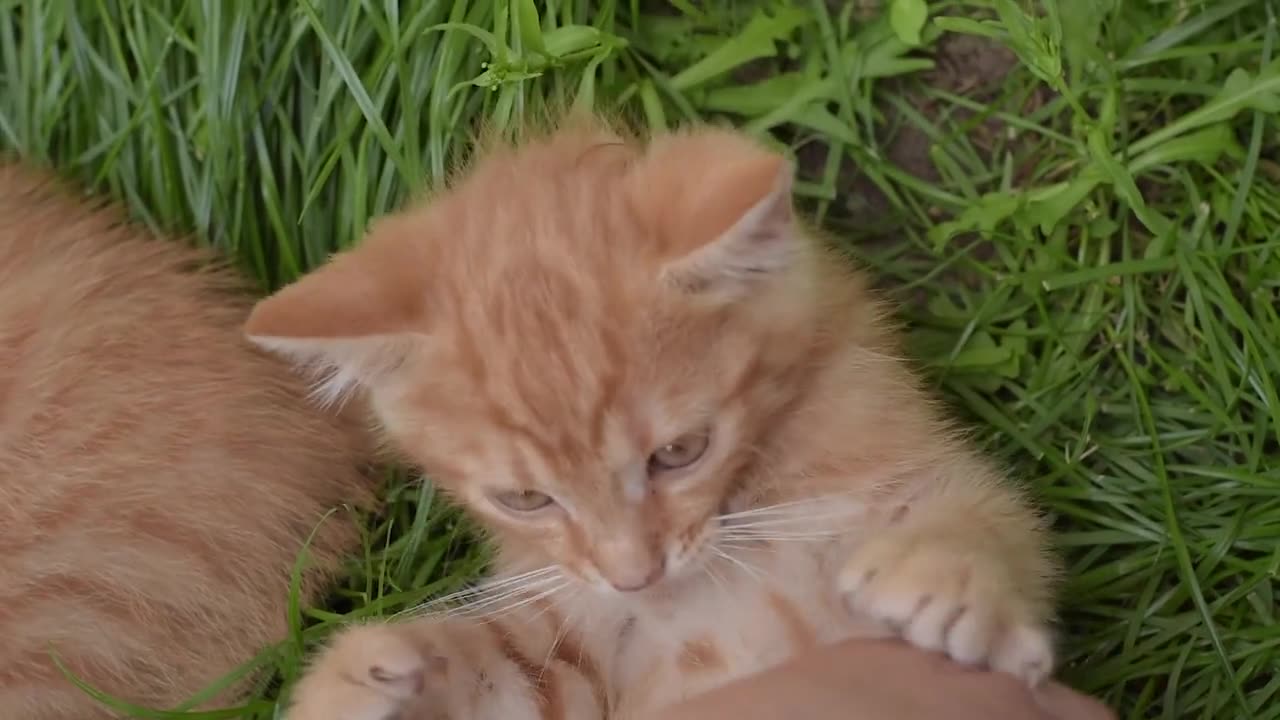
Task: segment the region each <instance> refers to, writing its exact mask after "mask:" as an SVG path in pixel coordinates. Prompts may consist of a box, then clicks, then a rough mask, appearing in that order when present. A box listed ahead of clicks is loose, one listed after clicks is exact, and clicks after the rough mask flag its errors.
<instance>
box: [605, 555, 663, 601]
mask: <svg viewBox="0 0 1280 720" xmlns="http://www.w3.org/2000/svg"><path fill="white" fill-rule="evenodd" d="M666 569H667V561H666V558H663V557H662V556H658V557H657V558H655V562H654V563H653V564H652V565H651V566H650V567H649V568H648V570H647V572H645V574H643V575H642V574H641V573H640V572H639V571H637V572H628V573H627V574H625V575H623V576H621V577H610V578H608V580H609V584H610V585H612V586H613V589H614V590H617V591H618V592H624V593H627V592H637V591H640V590H643V589H645V588H647V587H649V586H650V585H653V584H654V583H656V582H658V581H659V580H661V579H662V575H663V573H665V572H666Z"/></svg>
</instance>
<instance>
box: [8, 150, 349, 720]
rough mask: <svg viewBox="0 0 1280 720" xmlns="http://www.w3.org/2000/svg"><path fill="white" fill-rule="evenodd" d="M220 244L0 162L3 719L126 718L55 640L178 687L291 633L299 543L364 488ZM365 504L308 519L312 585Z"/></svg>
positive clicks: (160, 700) (95, 662)
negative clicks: (259, 319) (259, 341)
mask: <svg viewBox="0 0 1280 720" xmlns="http://www.w3.org/2000/svg"><path fill="white" fill-rule="evenodd" d="M210 261H211V258H209V257H208V256H206V255H205V254H203V253H200V252H197V251H195V250H193V249H191V248H188V247H185V246H183V245H181V244H179V243H178V242H174V241H169V240H164V239H159V238H155V237H152V236H150V235H149V234H148V233H146V232H144V231H143V230H141V229H139V228H136V227H132V226H130V225H129V224H127V223H126V222H124V219H123V214H122V213H120V212H118V211H117V210H116V209H114V208H111V207H106V206H104V205H103V203H102V202H100V201H98V200H90V199H86V198H85V197H83V196H80V197H77V196H76V194H75V193H74V191H72V190H70V189H69V188H66V187H63V186H62V184H61V183H59V182H57V181H54V180H52V179H51V178H50V177H48V176H47V175H45V174H44V173H43V172H40V171H37V170H35V169H33V168H29V167H24V166H22V165H20V164H15V163H6V164H4V165H0V716H3V717H5V718H22V720H93V719H96V718H101V717H109V716H113V715H114V714H113V713H110V712H108V711H107V710H106V709H105V708H104V707H103V706H101V705H100V704H99V703H98V702H97V701H96V700H94V699H92V698H91V697H90V696H89V695H87V694H86V693H84V692H83V691H81V690H80V689H78V688H76V687H75V686H74V685H73V684H72V683H71V682H70V681H69V680H68V679H67V678H66V677H65V676H64V675H63V674H62V672H61V671H59V669H58V668H57V667H56V666H55V664H54V662H53V660H52V659H51V656H50V655H51V652H52V653H56V654H57V656H58V658H59V659H60V660H61V661H62V662H63V663H64V664H65V666H66V667H67V669H68V670H70V671H71V672H73V673H75V674H76V675H77V676H79V677H80V678H82V679H84V680H85V681H87V682H88V683H89V684H90V685H92V686H94V687H96V688H97V689H99V690H101V691H103V692H105V693H107V694H108V695H112V696H114V697H117V698H119V699H122V700H124V701H126V702H129V703H133V704H136V705H141V706H143V707H151V708H167V707H172V706H174V705H176V704H178V703H180V702H184V701H186V700H187V699H189V698H190V696H191V695H192V694H194V693H195V692H196V691H198V690H201V689H203V688H204V686H206V685H207V684H210V683H212V682H214V681H216V680H218V679H220V678H221V677H222V676H223V675H224V674H226V673H228V672H229V671H231V670H232V669H234V668H235V667H236V666H238V665H240V664H242V663H245V662H247V661H249V660H251V659H252V658H253V656H254V655H255V654H256V653H257V652H258V651H260V650H261V649H262V648H263V647H264V646H266V645H268V644H270V643H272V642H277V641H280V640H283V639H284V636H285V628H286V621H287V602H288V597H289V592H290V591H289V584H290V577H291V573H292V571H293V567H294V565H295V563H296V561H297V559H298V557H299V554H300V553H301V552H302V549H303V544H304V542H305V541H306V539H307V538H308V536H309V535H310V534H311V533H312V531H313V530H315V529H316V527H317V526H318V525H319V524H320V522H321V518H322V516H323V515H324V514H325V513H326V512H327V511H329V510H330V509H331V508H335V507H337V506H339V505H341V504H344V503H350V504H356V505H358V504H361V503H364V502H365V501H367V500H368V499H369V498H370V497H371V490H372V483H371V475H370V474H369V473H368V472H367V471H366V470H365V469H364V468H363V464H364V463H365V462H367V460H368V459H369V457H370V455H369V453H368V450H369V448H368V447H367V445H368V441H367V439H366V438H365V437H364V436H365V433H364V432H363V428H361V427H360V426H359V425H357V424H353V422H352V420H353V418H346V419H340V418H338V417H337V416H325V415H324V414H323V413H321V412H318V411H317V410H316V409H315V408H314V407H313V406H311V404H310V403H309V402H308V400H307V398H306V386H305V385H304V384H303V383H302V382H300V381H299V380H298V379H297V378H296V376H294V375H293V374H292V373H290V372H289V370H288V368H287V367H284V366H282V364H281V363H280V362H279V361H278V360H276V359H275V358H272V357H270V356H268V355H266V354H264V353H262V352H260V351H258V350H257V349H256V348H253V347H252V346H250V345H249V344H247V343H245V342H244V341H243V339H242V336H241V333H240V326H241V324H242V323H243V320H244V317H245V315H246V313H247V312H248V309H249V307H250V305H251V303H252V299H251V296H250V295H249V293H247V292H245V288H243V287H239V286H238V283H237V281H236V279H235V276H234V274H233V273H231V272H230V271H228V270H224V269H216V268H214V267H212V266H210ZM361 419H362V418H361ZM353 519H354V518H353V517H352V513H350V512H345V511H341V510H339V511H338V512H336V513H334V514H333V515H332V516H331V517H329V518H328V520H326V521H325V522H324V524H323V526H321V527H320V529H319V531H318V532H317V533H316V535H315V539H314V543H313V545H312V548H311V551H312V555H311V557H312V559H313V560H314V561H315V563H314V565H312V566H311V567H310V569H308V570H307V571H306V572H305V573H304V577H305V582H304V587H303V592H304V600H305V599H307V598H312V597H314V596H315V592H316V590H317V589H318V587H319V586H320V583H321V582H322V580H323V578H324V576H325V575H326V574H327V573H329V572H332V571H333V570H335V569H336V562H337V560H338V558H339V557H340V556H341V554H343V553H345V552H349V551H350V550H351V549H352V548H353V546H354V545H355V543H356V540H357V533H356V529H355V526H354V523H353ZM233 699H234V697H224V698H222V700H223V701H224V702H225V701H229V700H233Z"/></svg>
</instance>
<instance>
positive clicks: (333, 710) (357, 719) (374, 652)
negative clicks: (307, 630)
mask: <svg viewBox="0 0 1280 720" xmlns="http://www.w3.org/2000/svg"><path fill="white" fill-rule="evenodd" d="M444 662H445V660H444V658H440V657H434V656H432V655H431V654H430V653H426V652H424V651H423V649H422V648H420V647H417V646H415V645H414V644H413V643H411V642H410V641H409V640H408V639H407V638H406V637H405V631H404V628H403V627H399V628H397V627H396V626H394V625H363V626H359V627H354V628H351V629H349V630H346V631H345V632H343V633H341V634H340V635H338V637H337V638H336V639H335V640H334V642H333V644H332V645H330V646H329V648H328V649H326V650H325V651H323V652H322V653H321V654H320V656H319V658H318V659H317V660H316V661H315V663H314V664H313V665H312V667H311V669H310V671H309V672H308V673H307V674H306V675H305V676H304V677H303V679H302V681H301V682H299V683H298V685H297V687H296V688H295V689H294V691H293V698H294V699H293V705H292V707H290V709H289V712H288V714H287V718H288V720H394V719H395V718H399V717H401V716H402V713H403V711H405V710H406V709H407V708H409V707H412V706H414V705H416V704H417V703H418V702H419V701H420V700H421V699H422V698H423V696H424V692H425V690H426V687H427V685H428V681H429V680H430V679H431V678H432V677H434V676H435V675H436V674H439V673H442V672H443V670H444V667H443V665H444Z"/></svg>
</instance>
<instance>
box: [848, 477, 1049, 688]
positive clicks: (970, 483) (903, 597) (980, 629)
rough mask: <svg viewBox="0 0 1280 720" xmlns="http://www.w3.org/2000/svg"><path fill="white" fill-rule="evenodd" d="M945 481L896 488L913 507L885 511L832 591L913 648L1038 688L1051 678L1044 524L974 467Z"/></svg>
mask: <svg viewBox="0 0 1280 720" xmlns="http://www.w3.org/2000/svg"><path fill="white" fill-rule="evenodd" d="M948 475H949V477H947V478H946V479H938V480H935V481H934V482H933V483H932V484H930V485H927V486H925V485H919V484H916V485H912V486H910V487H904V488H902V490H903V491H904V493H903V495H902V497H903V498H906V497H910V499H900V500H899V501H898V502H897V503H896V504H895V503H890V504H889V505H888V506H887V509H886V515H887V520H886V523H885V525H884V526H883V527H880V528H878V529H871V530H870V531H869V533H868V534H867V536H866V537H865V539H864V540H863V541H862V542H861V543H860V544H859V545H858V546H857V547H856V548H855V549H854V551H853V553H852V555H851V556H849V557H848V558H847V561H846V562H845V564H844V568H843V570H842V572H841V573H840V576H839V578H838V582H839V588H840V590H841V592H842V593H843V595H844V597H845V601H846V603H847V605H848V606H849V607H850V609H851V610H853V611H854V612H858V613H862V614H865V615H869V616H871V617H872V618H874V619H876V620H878V621H880V622H882V623H884V624H886V625H888V626H889V627H891V628H893V629H895V630H896V631H898V632H899V633H900V634H901V635H902V636H903V637H904V638H905V639H907V640H908V641H909V642H911V643H913V644H915V645H917V646H920V647H923V648H926V649H930V650H940V651H943V652H945V653H947V654H948V655H950V656H951V657H952V658H954V659H955V660H957V661H960V662H963V663H966V664H976V665H986V666H988V667H990V668H992V669H994V670H998V671H1003V672H1007V673H1011V674H1013V675H1015V676H1017V677H1020V678H1022V679H1023V680H1025V681H1027V682H1029V683H1032V684H1036V683H1039V682H1040V681H1041V680H1043V679H1044V678H1046V677H1047V676H1048V675H1049V674H1050V673H1051V672H1052V670H1053V646H1052V635H1051V632H1050V628H1049V623H1050V616H1051V613H1052V608H1051V604H1052V598H1051V595H1052V585H1053V580H1054V578H1055V576H1056V574H1057V573H1056V564H1055V563H1054V562H1053V561H1052V560H1051V559H1050V556H1049V554H1048V552H1047V548H1046V539H1045V536H1044V530H1043V528H1042V523H1041V520H1040V518H1038V517H1037V516H1036V515H1035V513H1033V512H1032V511H1031V510H1030V508H1029V507H1028V506H1026V505H1025V504H1024V503H1023V502H1022V501H1021V498H1019V497H1018V496H1017V494H1016V493H1015V492H1014V491H1013V490H1012V489H1011V488H1009V487H1008V486H1007V485H1005V484H1004V483H1003V482H1002V481H1001V478H999V477H998V476H996V475H995V474H994V473H992V472H991V471H990V470H989V469H987V468H986V467H985V466H983V465H982V464H981V463H978V462H975V461H970V460H969V459H968V458H960V459H958V461H957V464H956V467H953V468H949V469H948ZM907 492H910V493H911V495H910V496H907V495H906V493H907Z"/></svg>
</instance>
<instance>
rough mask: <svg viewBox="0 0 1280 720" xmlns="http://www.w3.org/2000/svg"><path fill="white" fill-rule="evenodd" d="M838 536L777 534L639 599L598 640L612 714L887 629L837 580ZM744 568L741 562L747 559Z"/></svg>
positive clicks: (662, 702)
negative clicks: (863, 612) (859, 610)
mask: <svg viewBox="0 0 1280 720" xmlns="http://www.w3.org/2000/svg"><path fill="white" fill-rule="evenodd" d="M843 546H844V542H843V541H840V540H827V541H822V542H796V543H787V542H777V543H772V544H770V545H767V546H762V547H761V548H760V549H758V550H746V551H739V553H738V554H737V555H736V557H737V558H738V560H739V562H740V563H742V565H739V564H737V563H733V562H730V561H723V562H721V561H717V562H714V563H712V564H711V565H710V567H709V570H708V569H704V570H700V571H698V572H697V573H696V574H695V575H694V576H691V577H689V578H686V579H685V582H684V586H683V587H680V588H679V589H678V590H676V591H674V592H672V593H670V594H663V595H655V596H653V597H646V598H644V601H643V602H639V603H636V606H635V609H634V611H633V612H631V613H628V614H627V615H626V616H621V617H618V618H616V619H615V620H614V621H613V623H612V624H611V625H610V632H606V633H602V634H601V635H600V636H597V637H596V638H594V639H595V640H596V641H597V642H599V643H600V646H599V647H600V650H601V657H604V658H607V659H608V662H609V674H610V676H611V679H612V682H611V683H610V685H611V686H612V687H614V688H616V689H617V691H616V693H615V696H614V698H613V699H614V703H615V716H616V717H619V718H629V717H632V716H633V714H637V713H639V712H641V711H650V710H654V709H656V708H660V707H663V706H666V705H669V704H672V703H675V702H678V701H680V700H683V699H686V698H689V697H692V696H694V695H697V694H700V693H702V692H705V691H708V690H711V689H713V688H715V687H719V686H722V685H724V684H726V683H728V682H731V681H733V680H735V679H738V678H741V677H745V676H747V675H751V674H753V673H756V672H759V671H761V670H764V669H766V668H768V667H771V666H774V665H777V664H779V663H781V662H784V661H786V660H788V659H789V658H791V657H793V656H795V655H797V654H799V653H800V652H802V651H803V650H804V649H806V648H808V647H813V646H816V645H820V644H828V643H831V642H835V641H838V640H841V639H845V638H849V637H855V636H857V637H863V636H866V637H872V636H881V635H884V634H885V633H884V632H883V630H882V629H880V628H879V627H878V626H876V625H875V624H874V623H872V622H870V621H864V620H860V619H858V618H856V617H855V616H853V615H852V614H850V613H849V611H848V610H847V609H846V608H845V606H844V603H843V601H842V599H841V598H840V597H839V595H838V593H837V592H836V587H835V567H833V566H834V565H835V563H836V562H837V561H838V558H839V557H840V556H841V554H840V550H841V548H842V547H843ZM744 566H745V567H744Z"/></svg>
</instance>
